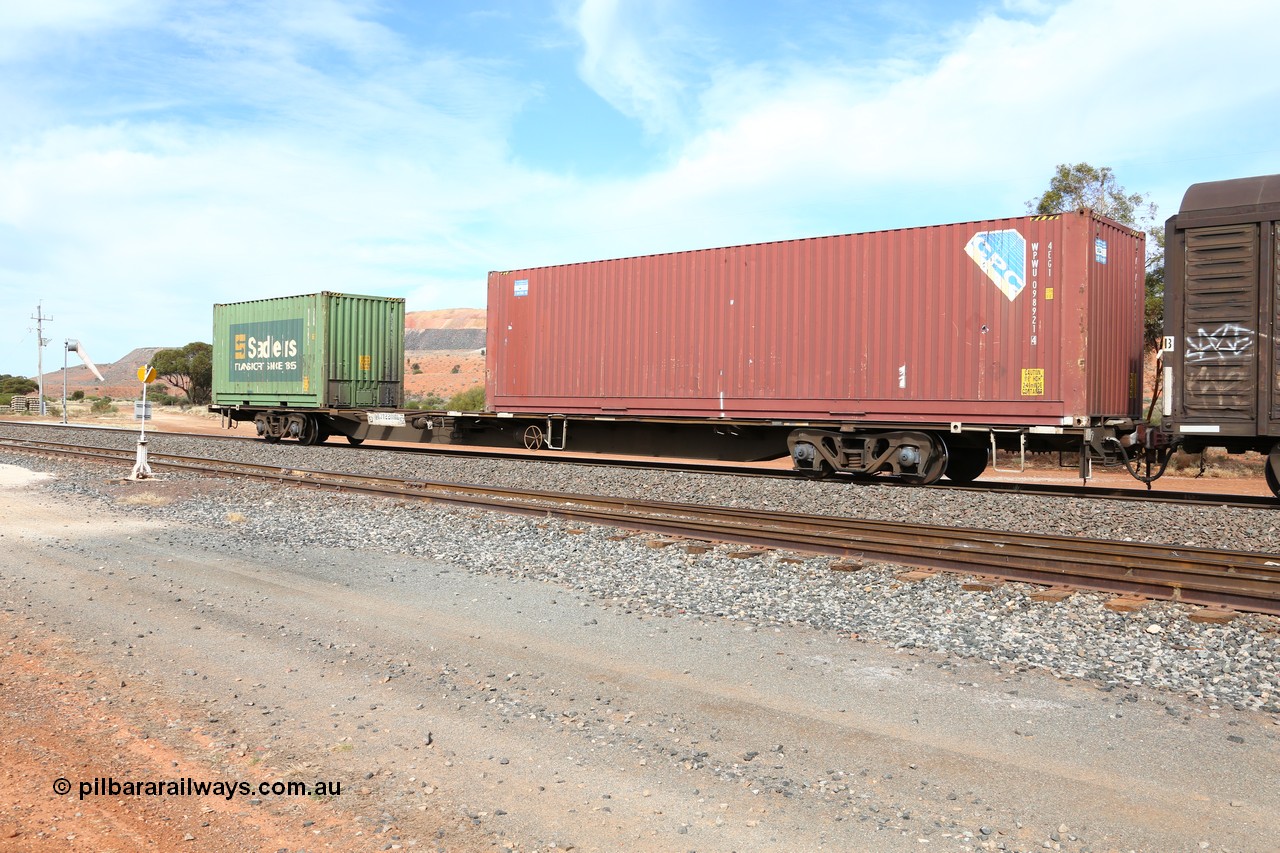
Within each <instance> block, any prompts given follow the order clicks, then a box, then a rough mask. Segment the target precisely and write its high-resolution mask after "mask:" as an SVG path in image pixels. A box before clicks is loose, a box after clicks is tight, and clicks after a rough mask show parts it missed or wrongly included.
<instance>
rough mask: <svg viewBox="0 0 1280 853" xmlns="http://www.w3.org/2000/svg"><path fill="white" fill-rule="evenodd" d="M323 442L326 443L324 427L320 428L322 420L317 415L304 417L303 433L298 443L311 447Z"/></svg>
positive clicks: (300, 434)
mask: <svg viewBox="0 0 1280 853" xmlns="http://www.w3.org/2000/svg"><path fill="white" fill-rule="evenodd" d="M322 441H324V427H322V426H320V419H319V418H317V417H316V416H315V415H304V416H303V420H302V432H301V433H299V434H298V443H299V444H305V445H307V446H308V447H310V446H311V445H313V444H319V443H320V442H322Z"/></svg>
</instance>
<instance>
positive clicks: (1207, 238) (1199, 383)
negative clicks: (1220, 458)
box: [1182, 223, 1260, 434]
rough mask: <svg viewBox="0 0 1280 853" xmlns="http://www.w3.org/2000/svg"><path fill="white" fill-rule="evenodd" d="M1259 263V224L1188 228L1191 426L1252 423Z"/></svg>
mask: <svg viewBox="0 0 1280 853" xmlns="http://www.w3.org/2000/svg"><path fill="white" fill-rule="evenodd" d="M1259 260H1260V258H1259V256H1258V225H1257V224H1256V223H1246V224H1242V225H1220V226H1209V227H1205V228H1190V229H1187V232H1186V262H1185V263H1186V278H1185V282H1186V292H1185V297H1184V305H1183V312H1182V325H1183V328H1182V334H1183V340H1184V341H1185V346H1184V347H1183V350H1182V352H1183V355H1182V357H1183V389H1182V403H1183V407H1184V416H1185V418H1186V420H1188V421H1192V422H1194V421H1207V422H1210V423H1222V424H1224V425H1226V424H1230V425H1232V426H1249V427H1250V428H1252V427H1253V425H1254V424H1256V421H1257V415H1258V410H1257V398H1256V396H1255V394H1256V391H1255V389H1257V387H1258V384H1257V380H1258V333H1257V329H1256V328H1255V327H1256V325H1257V322H1258V299H1259V296H1260V293H1259V277H1258V276H1259ZM1232 432H1235V433H1236V434H1239V431H1237V430H1232Z"/></svg>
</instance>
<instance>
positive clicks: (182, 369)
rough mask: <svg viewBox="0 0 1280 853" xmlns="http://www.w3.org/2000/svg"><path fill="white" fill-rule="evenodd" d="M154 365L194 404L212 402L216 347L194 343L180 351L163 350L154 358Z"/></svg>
mask: <svg viewBox="0 0 1280 853" xmlns="http://www.w3.org/2000/svg"><path fill="white" fill-rule="evenodd" d="M151 366H152V367H154V368H155V369H156V373H158V374H159V375H160V377H161V378H162V379H164V381H165V382H167V383H169V384H170V385H172V386H173V387H174V388H178V389H179V390H181V391H182V393H184V394H186V395H187V399H188V400H189V401H191V403H192V404H193V405H203V404H205V403H208V402H209V401H210V400H212V399H213V347H212V346H210V345H209V344H206V343H202V342H200V341H193V342H191V343H189V344H187V345H186V346H185V347H182V348H181V349H162V350H160V351H159V352H158V353H156V354H155V355H154V356H152V357H151Z"/></svg>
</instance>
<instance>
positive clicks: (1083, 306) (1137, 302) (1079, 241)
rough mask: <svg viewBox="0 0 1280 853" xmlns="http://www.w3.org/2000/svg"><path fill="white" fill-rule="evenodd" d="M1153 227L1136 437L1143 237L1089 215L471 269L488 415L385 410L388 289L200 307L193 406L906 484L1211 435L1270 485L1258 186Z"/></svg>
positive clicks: (1274, 285) (387, 435) (395, 327)
mask: <svg viewBox="0 0 1280 853" xmlns="http://www.w3.org/2000/svg"><path fill="white" fill-rule="evenodd" d="M1166 233H1167V236H1168V241H1167V246H1168V249H1167V256H1166V282H1165V344H1164V347H1163V350H1164V352H1163V357H1164V369H1163V377H1162V378H1163V382H1162V385H1163V389H1164V400H1163V409H1162V412H1163V423H1162V424H1161V425H1160V426H1155V425H1152V424H1147V423H1143V422H1142V421H1141V420H1140V418H1141V412H1140V405H1141V391H1140V383H1141V363H1142V325H1143V324H1142V318H1143V307H1144V302H1145V292H1144V266H1145V264H1144V261H1145V253H1144V237H1143V235H1142V234H1141V233H1139V232H1136V231H1133V230H1132V229H1129V228H1126V227H1124V226H1123V225H1120V224H1118V223H1116V222H1114V221H1112V220H1109V219H1106V218H1105V217H1101V216H1098V215H1097V214H1095V213H1092V212H1090V211H1088V210H1081V211H1075V212H1072V213H1064V214H1061V215H1054V216H1024V217H1015V218H1009V219H999V220H990V221H983V222H969V223H958V224H952V225H940V226H934V227H926V228H908V229H900V230H895V231H881V232H871V233H861V234H846V235H839V236H833V237H818V238H812V239H806V240H789V241H782V242H776V243H762V244H754V245H745V246H731V247H726V248H718V249H704V250H697V251H689V252H674V253H669V254H662V255H652V256H645V257H635V258H622V259H615V260H604V261H592V262H587V263H577V264H566V265H560V266H548V267H537V268H529V269H523V270H507V271H500V272H493V273H490V275H489V283H488V285H489V308H488V311H489V314H488V331H487V365H486V374H487V378H486V383H487V384H486V391H487V401H488V406H489V407H490V410H489V411H485V412H419V411H413V410H404V409H402V408H400V407H401V406H402V379H403V376H402V373H401V371H402V370H403V304H402V303H400V301H399V300H383V301H382V302H384V303H387V304H388V305H389V306H391V307H389V308H387V309H385V313H384V309H381V308H379V309H371V308H369V307H368V306H369V305H372V304H374V303H373V302H369V303H359V302H355V303H352V304H351V305H347V304H346V303H345V302H344V300H377V298H376V297H349V296H346V295H343V294H316V295H312V296H304V297H287V298H285V299H282V300H257V301H255V302H249V303H239V304H237V305H223V306H217V307H216V309H215V337H214V361H215V374H214V404H215V405H214V406H213V407H212V408H213V409H214V410H215V411H219V412H221V413H222V414H223V415H224V417H225V418H226V419H227V421H228V422H232V421H250V422H253V423H254V424H255V425H256V427H257V430H258V432H259V434H260V435H262V436H263V437H264V438H265V439H267V440H268V441H278V440H279V439H280V438H282V437H286V436H288V437H292V438H296V439H298V440H299V441H301V442H302V443H314V442H317V441H323V440H325V439H326V438H327V437H329V436H330V435H344V436H346V437H347V439H348V440H349V441H351V442H352V443H359V442H360V441H363V440H364V439H366V438H375V439H385V440H394V441H407V442H435V443H444V444H471V445H488V446H511V445H519V444H523V445H524V446H526V447H528V448H530V449H537V448H549V449H553V450H560V449H574V450H583V451H606V452H614V453H628V454H655V455H668V456H690V457H704V458H719V459H739V460H752V459H769V458H778V457H781V456H783V455H790V457H791V459H792V460H793V463H794V465H795V467H796V468H798V469H799V470H801V471H804V472H807V473H810V474H813V475H823V474H827V473H831V472H833V471H840V472H845V473H849V474H853V475H881V476H888V477H895V478H898V479H902V480H905V481H909V482H916V483H931V482H934V481H936V480H937V479H938V478H939V477H942V476H947V477H948V478H950V479H953V480H957V481H967V480H971V479H973V478H975V477H977V476H979V475H980V474H981V472H982V471H983V470H984V469H985V467H986V465H987V464H988V460H989V459H990V458H992V454H993V451H994V450H995V449H997V448H999V449H1004V450H1013V451H1018V450H1033V451H1035V450H1057V451H1078V452H1079V459H1080V468H1081V475H1082V476H1088V473H1089V469H1090V467H1091V465H1092V464H1094V463H1095V462H1101V463H1103V464H1107V465H1117V464H1124V466H1125V467H1126V468H1127V469H1128V470H1129V471H1130V472H1131V473H1133V474H1134V475H1135V476H1137V477H1138V478H1139V479H1143V480H1146V481H1147V482H1150V481H1151V480H1152V479H1154V478H1155V477H1158V476H1160V474H1161V473H1162V472H1163V470H1164V465H1165V464H1166V463H1167V460H1168V459H1169V457H1170V454H1171V452H1172V450H1173V449H1174V448H1176V447H1183V448H1185V449H1186V450H1188V451H1191V452H1196V451H1199V450H1203V449H1204V448H1206V447H1211V446H1212V447H1225V448H1227V449H1228V450H1229V451H1231V452H1244V451H1258V452H1261V453H1265V454H1267V455H1268V463H1267V467H1266V477H1267V482H1268V484H1269V485H1270V487H1271V489H1272V491H1273V492H1274V493H1276V494H1277V495H1278V496H1280V342H1277V337H1276V334H1275V331H1276V329H1275V326H1276V322H1277V319H1278V318H1280V175H1271V176H1263V177H1256V178H1242V179H1236V180H1228V181H1217V182H1212V183H1203V184H1196V185H1194V186H1192V187H1191V188H1190V189H1189V190H1188V191H1187V193H1186V196H1185V198H1184V199H1183V202H1182V205H1181V208H1180V209H1179V211H1178V213H1177V215H1175V216H1174V217H1172V218H1171V219H1170V220H1169V221H1168V225H1167V231H1166ZM395 303H399V304H398V305H396V304H395ZM379 304H381V303H379ZM360 305H364V306H365V308H364V309H360V308H359V306H360ZM335 306H336V307H338V308H339V309H341V310H338V311H336V312H335V311H333V310H332V309H333V308H334V307H335ZM397 312H398V313H397ZM255 324H259V325H255ZM260 324H267V325H260ZM271 324H275V325H271ZM281 324H283V325H281ZM297 329H302V332H303V334H302V337H300V338H297V339H296V340H297V341H298V343H297V346H298V347H299V349H298V353H299V356H298V362H299V364H298V366H297V367H295V368H290V367H289V366H288V365H284V366H283V367H282V366H281V364H280V359H279V358H276V352H275V349H276V343H277V342H280V344H281V346H282V347H284V349H283V350H282V352H284V351H288V352H290V353H291V355H292V350H291V349H290V347H291V346H292V344H290V343H288V341H293V340H295V337H293V336H292V334H293V332H294V331H296V330H297ZM286 332H287V333H288V334H286ZM251 339H252V340H251ZM264 341H266V342H267V343H265V344H264ZM304 345H305V350H304V349H303V347H304ZM304 353H305V354H304ZM246 358H249V359H250V360H252V359H253V358H257V359H258V360H260V361H261V360H264V359H265V360H267V362H268V364H267V366H266V367H261V368H259V367H253V368H243V367H242V368H237V367H236V364H237V363H238V362H243V361H244V359H246ZM308 358H310V359H311V360H310V361H308V360H307V359H308ZM272 363H274V367H273V366H272ZM281 370H283V371H284V372H281ZM291 370H292V371H294V372H289V371H291ZM1157 393H1159V392H1158V391H1157ZM1144 460H1145V462H1146V463H1147V468H1146V473H1145V474H1141V473H1139V471H1138V469H1137V468H1136V467H1135V463H1141V462H1143V461H1144ZM1153 466H1154V467H1153Z"/></svg>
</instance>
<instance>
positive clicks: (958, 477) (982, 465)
mask: <svg viewBox="0 0 1280 853" xmlns="http://www.w3.org/2000/svg"><path fill="white" fill-rule="evenodd" d="M985 470H987V449H986V448H985V447H949V448H947V472H946V474H944V475H943V476H945V477H946V478H947V479H948V480H950V481H951V482H953V483H972V482H973V481H974V480H976V479H978V476H979V475H980V474H982V472H983V471H985Z"/></svg>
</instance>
